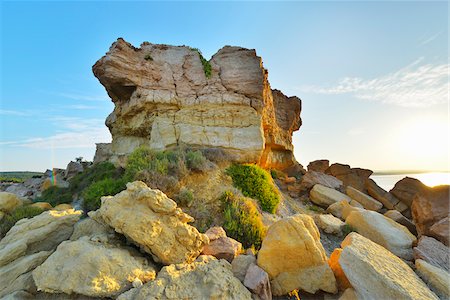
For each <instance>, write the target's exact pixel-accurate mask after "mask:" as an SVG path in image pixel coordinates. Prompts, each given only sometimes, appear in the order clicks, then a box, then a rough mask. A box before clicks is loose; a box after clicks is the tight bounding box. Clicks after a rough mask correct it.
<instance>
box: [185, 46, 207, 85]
mask: <svg viewBox="0 0 450 300" xmlns="http://www.w3.org/2000/svg"><path fill="white" fill-rule="evenodd" d="M190 49H191V50H192V51H195V52H197V53H198V56H199V57H200V61H201V62H202V65H203V71H204V72H205V76H206V78H210V77H211V74H212V67H211V63H210V62H209V61H208V60H206V58H204V57H203V54H202V52H201V51H200V49H198V48H190Z"/></svg>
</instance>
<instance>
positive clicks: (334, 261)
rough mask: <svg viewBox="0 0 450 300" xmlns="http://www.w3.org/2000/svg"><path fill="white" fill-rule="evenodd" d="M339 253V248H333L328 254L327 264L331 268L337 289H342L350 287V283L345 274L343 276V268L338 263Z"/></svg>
mask: <svg viewBox="0 0 450 300" xmlns="http://www.w3.org/2000/svg"><path fill="white" fill-rule="evenodd" d="M341 253H342V249H341V248H336V249H334V251H333V252H332V253H331V255H330V258H329V259H328V264H329V265H330V268H331V270H333V273H334V277H335V278H336V282H337V285H338V288H339V290H340V291H344V290H346V289H348V288H351V287H352V285H351V284H350V282H349V281H348V278H347V276H345V273H344V270H342V268H341V265H340V264H339V257H340V256H341Z"/></svg>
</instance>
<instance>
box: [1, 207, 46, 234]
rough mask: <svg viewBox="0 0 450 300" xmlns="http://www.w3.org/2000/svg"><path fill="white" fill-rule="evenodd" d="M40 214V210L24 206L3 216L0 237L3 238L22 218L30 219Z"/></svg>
mask: <svg viewBox="0 0 450 300" xmlns="http://www.w3.org/2000/svg"><path fill="white" fill-rule="evenodd" d="M42 212H43V210H42V209H41V208H38V207H33V206H29V205H26V206H19V207H18V208H16V209H14V210H13V211H12V212H11V213H10V214H5V216H4V217H3V219H2V220H1V222H0V237H2V236H4V235H5V234H6V233H7V232H8V231H9V230H10V229H11V227H13V226H14V224H16V222H17V221H19V220H21V219H23V218H32V217H34V216H37V215H39V214H41V213H42Z"/></svg>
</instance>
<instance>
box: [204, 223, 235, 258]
mask: <svg viewBox="0 0 450 300" xmlns="http://www.w3.org/2000/svg"><path fill="white" fill-rule="evenodd" d="M205 235H206V236H207V237H208V238H209V244H207V245H205V246H204V247H203V251H202V254H204V255H212V256H214V257H216V258H218V259H221V258H223V259H226V260H227V261H228V262H230V263H231V262H232V261H233V259H234V258H235V257H236V256H237V255H239V253H241V252H242V244H241V243H239V242H238V241H236V240H234V239H232V238H229V237H227V235H226V233H225V231H224V230H223V228H222V227H212V228H210V229H208V230H207V231H206V232H205Z"/></svg>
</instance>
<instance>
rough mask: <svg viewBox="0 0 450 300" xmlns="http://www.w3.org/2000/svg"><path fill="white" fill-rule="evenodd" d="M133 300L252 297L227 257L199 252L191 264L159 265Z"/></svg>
mask: <svg viewBox="0 0 450 300" xmlns="http://www.w3.org/2000/svg"><path fill="white" fill-rule="evenodd" d="M128 299H133V300H147V299H161V300H162V299H173V300H178V299H223V300H225V299H234V300H241V299H242V300H245V299H248V300H250V299H251V294H250V292H249V291H248V290H247V289H246V288H245V287H244V286H243V285H242V283H241V282H240V281H239V279H237V278H236V277H234V276H233V273H232V272H231V265H230V264H229V263H228V262H227V261H226V260H223V259H221V260H217V259H215V258H214V257H212V256H200V257H199V258H198V259H197V260H196V261H195V262H193V263H190V264H177V265H170V266H166V267H164V268H162V269H161V271H160V272H159V273H158V276H157V277H156V279H155V280H154V281H151V282H149V283H147V284H145V285H144V286H143V287H142V288H141V289H140V290H139V291H138V292H137V293H136V294H135V295H134V296H132V297H130V298H128Z"/></svg>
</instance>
